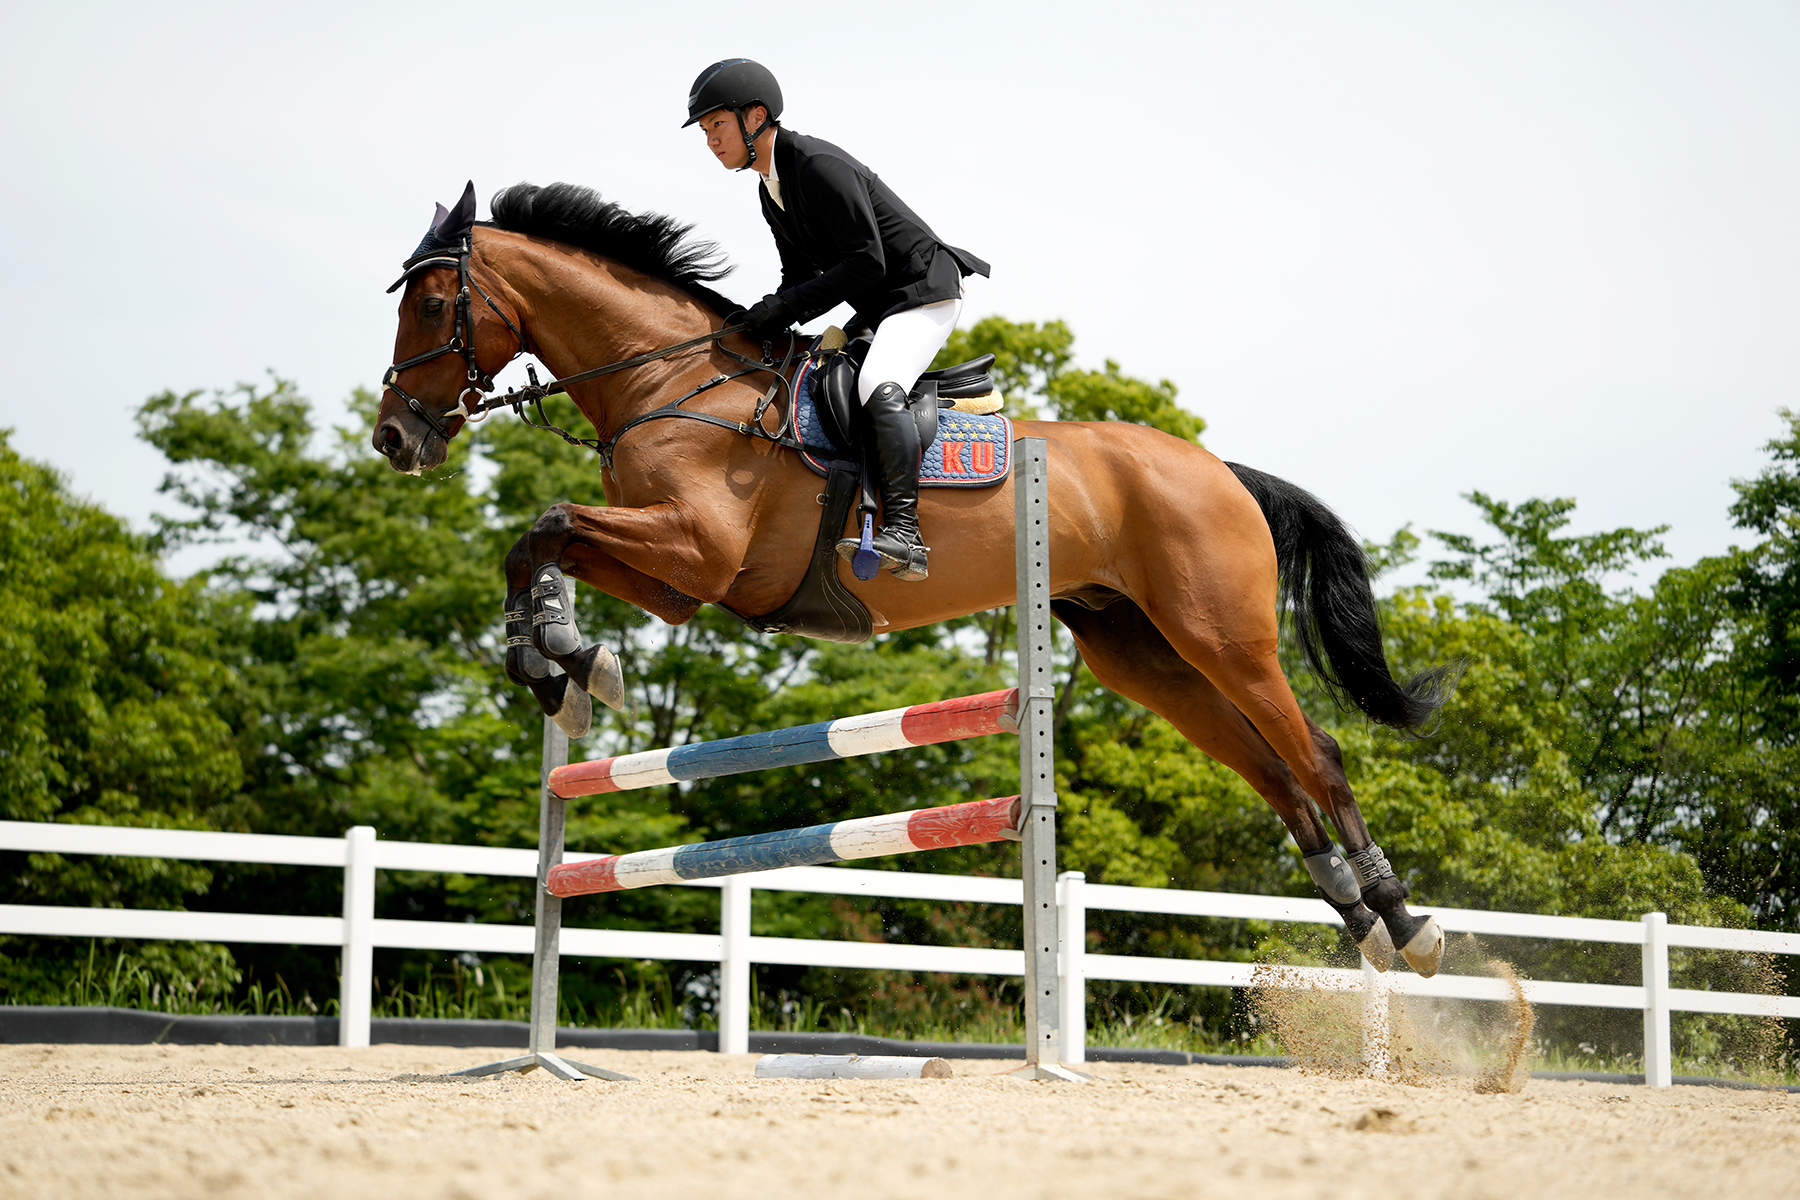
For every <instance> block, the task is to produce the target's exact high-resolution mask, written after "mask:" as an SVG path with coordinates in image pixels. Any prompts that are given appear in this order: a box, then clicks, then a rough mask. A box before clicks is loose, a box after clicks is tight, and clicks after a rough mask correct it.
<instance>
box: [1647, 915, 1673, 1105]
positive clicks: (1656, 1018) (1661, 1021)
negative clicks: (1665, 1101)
mask: <svg viewBox="0 0 1800 1200" xmlns="http://www.w3.org/2000/svg"><path fill="white" fill-rule="evenodd" d="M1672 1050H1673V1047H1672V1046H1671V1045H1670V1044H1669V918H1668V917H1667V916H1666V915H1665V914H1663V913H1659V912H1653V913H1645V914H1644V1082H1645V1083H1646V1084H1648V1085H1649V1086H1651V1087H1654V1088H1666V1087H1670V1086H1673V1084H1674V1082H1675V1080H1674V1061H1673V1057H1672Z"/></svg>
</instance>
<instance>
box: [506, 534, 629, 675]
mask: <svg viewBox="0 0 1800 1200" xmlns="http://www.w3.org/2000/svg"><path fill="white" fill-rule="evenodd" d="M528 597H529V600H530V603H531V638H532V644H533V648H534V649H536V650H538V651H540V652H542V653H543V655H544V656H545V657H547V658H551V659H554V660H555V661H556V662H557V663H558V664H559V665H560V666H562V667H563V669H564V670H566V671H568V673H569V677H570V678H571V679H573V680H574V681H575V685H576V686H577V687H579V688H581V689H582V690H583V691H584V692H586V693H587V694H588V695H590V696H592V697H593V698H594V699H596V700H598V701H600V703H602V704H604V705H606V706H607V707H608V708H611V709H618V708H620V707H622V706H623V705H624V703H625V673H624V672H623V671H622V670H620V669H619V659H618V656H617V655H615V654H614V653H613V652H612V651H611V650H609V649H607V648H606V647H605V646H602V645H601V644H600V643H598V642H595V643H594V644H593V645H591V646H583V645H582V644H581V641H582V638H581V627H580V626H578V625H577V624H576V623H575V585H574V584H573V583H571V582H570V581H569V579H568V577H567V576H565V575H564V574H563V573H562V568H561V567H558V566H557V565H556V564H555V563H544V564H543V565H542V566H540V567H538V569H537V570H536V571H534V572H532V576H531V588H530V590H529V593H528Z"/></svg>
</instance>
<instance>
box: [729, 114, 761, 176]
mask: <svg viewBox="0 0 1800 1200" xmlns="http://www.w3.org/2000/svg"><path fill="white" fill-rule="evenodd" d="M731 111H732V114H733V115H734V116H736V117H737V123H738V133H739V134H741V135H743V138H744V149H745V150H748V151H749V152H750V157H749V159H747V160H746V161H745V163H744V165H743V166H741V167H739V168H738V170H740V171H748V170H749V169H750V168H751V167H754V166H755V165H756V139H757V138H759V137H761V136H762V135H763V130H765V129H767V128H768V127H769V121H768V118H766V117H765V118H764V119H763V123H762V124H761V125H758V126H757V127H756V132H755V133H751V132H750V130H749V129H747V128H746V127H745V126H744V110H743V109H741V108H734V109H732V110H731Z"/></svg>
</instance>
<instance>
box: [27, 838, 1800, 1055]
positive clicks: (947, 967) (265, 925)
mask: <svg viewBox="0 0 1800 1200" xmlns="http://www.w3.org/2000/svg"><path fill="white" fill-rule="evenodd" d="M0 850H15V851H33V852H54V853H60V854H108V855H124V856H134V857H146V858H179V859H203V860H210V861H215V862H254V863H282V864H287V865H294V866H312V867H332V868H335V869H337V870H341V871H343V873H344V914H343V916H341V917H296V916H276V915H264V914H253V913H203V912H170V911H164V910H148V909H117V908H58V907H51V906H47V905H16V904H8V905H0V934H38V935H45V936H58V937H122V938H153V939H170V940H182V941H189V940H191V941H207V942H261V943H274V944H278V945H304V946H337V947H339V948H340V949H341V952H342V955H343V959H342V962H343V971H342V975H341V986H342V993H341V996H340V1000H339V1005H340V1010H339V1011H340V1013H341V1014H342V1020H341V1021H340V1024H339V1030H340V1038H341V1040H342V1041H343V1043H344V1044H345V1045H350V1046H358V1045H363V1046H366V1045H368V1042H369V1009H370V999H371V990H372V985H373V976H372V971H371V955H372V953H373V951H374V949H375V947H377V946H382V947H391V948H396V949H415V950H441V951H446V952H461V951H473V952H476V953H481V954H530V953H531V951H532V938H533V930H532V927H531V926H530V925H484V924H471V923H467V922H435V921H394V920H377V919H376V917H375V872H376V871H377V870H383V869H385V870H396V871H427V872H441V873H455V874H463V875H510V876H518V877H523V878H532V877H534V876H535V875H536V874H537V869H538V862H537V851H535V850H506V849H496V848H493V847H488V846H447V845H437V844H432V843H424V842H384V841H381V840H379V839H377V838H376V836H375V831H374V830H373V829H371V828H369V827H367V826H357V827H356V828H353V829H351V830H350V831H349V833H348V834H347V835H346V836H345V837H342V838H305V837H280V836H274V835H270V834H257V833H202V832H190V831H185V830H161V829H129V828H118V827H111V826H96V825H60V824H36V823H31V822H21V821H0ZM592 857H595V856H594V855H586V854H568V855H566V856H565V861H569V862H576V861H580V860H581V859H584V858H592ZM679 886H686V887H716V888H719V889H720V891H721V893H722V895H721V897H720V901H721V903H720V913H721V919H720V932H719V933H716V934H709V933H657V932H653V931H644V930H623V929H576V928H564V929H563V931H562V953H563V954H564V955H566V956H571V957H577V958H627V959H669V960H678V961H692V962H716V963H719V964H720V968H721V969H720V973H719V977H720V979H721V981H722V986H723V987H724V988H726V989H727V990H729V991H732V992H738V993H741V994H739V995H728V996H721V1010H722V1011H723V1012H724V1013H725V1014H727V1016H726V1020H727V1021H728V1022H729V1023H730V1024H731V1025H732V1026H733V1027H732V1028H729V1029H721V1030H720V1045H721V1046H722V1047H725V1048H733V1047H742V1046H744V1045H746V1044H747V1041H748V1030H749V1013H750V1008H749V981H750V972H749V966H750V964H752V963H780V964H787V965H793V966H807V967H838V968H849V969H867V970H901V971H943V972H951V973H955V974H965V975H1021V974H1023V972H1024V954H1023V952H1022V951H1019V950H1002V949H973V948H967V947H954V946H915V945H898V944H894V943H888V942H840V941H829V940H824V939H805V938H773V937H756V936H753V935H752V934H751V932H750V898H751V893H752V891H753V890H755V889H759V888H760V889H763V890H767V891H787V892H816V893H824V894H828V895H841V896H875V897H884V898H894V899H905V900H938V901H954V902H964V903H977V904H1014V905H1016V904H1020V903H1022V902H1023V887H1022V884H1021V883H1020V881H1019V880H1016V879H987V878H979V877H972V876H961V875H925V874H914V873H910V872H897V871H867V870H852V869H848V868H843V867H789V868H787V869H784V870H779V871H764V872H759V873H756V874H751V875H738V876H733V877H731V878H729V879H723V880H712V881H706V882H696V883H691V884H683V885H679ZM1058 904H1059V907H1060V910H1061V911H1060V916H1061V932H1062V948H1063V952H1062V955H1061V981H1062V988H1063V992H1062V1013H1063V1057H1064V1061H1066V1062H1070V1063H1079V1062H1081V1061H1083V1058H1084V1047H1085V1044H1086V1018H1085V1011H1086V996H1087V981H1088V980H1090V979H1106V980H1120V981H1127V982H1137V983H1165V984H1187V985H1194V986H1211V987H1248V986H1250V984H1251V983H1252V974H1253V973H1254V971H1255V969H1256V968H1255V967H1254V966H1253V965H1252V964H1249V963H1235V962H1211V961H1202V960H1193V959H1169V958H1151V957H1140V956H1133V955H1116V954H1090V953H1088V952H1087V951H1086V948H1085V946H1086V936H1085V935H1086V928H1087V913H1088V911H1089V910H1092V909H1101V910H1106V911H1113V912H1138V913H1165V914H1174V915H1179V916H1192V917H1224V918H1238V919H1246V920H1259V921H1299V922H1305V923H1316V924H1324V925H1336V924H1337V923H1338V922H1337V918H1336V914H1335V913H1333V912H1332V911H1331V909H1330V907H1329V906H1328V905H1326V903H1325V902H1324V901H1322V900H1301V899H1290V898H1286V897H1275V896H1254V895H1240V894H1235V893H1228V892H1183V891H1175V890H1171V889H1163V888H1137V887H1114V886H1111V885H1103V884H1089V883H1087V882H1086V881H1085V879H1084V877H1083V876H1082V875H1081V874H1080V873H1079V872H1068V873H1066V874H1064V875H1063V876H1062V877H1061V878H1060V880H1059V888H1058ZM1414 911H1415V912H1421V913H1431V914H1432V915H1434V916H1436V917H1437V919H1438V920H1439V921H1440V922H1442V924H1443V925H1444V927H1445V929H1446V930H1447V931H1449V932H1468V933H1474V934H1485V935H1490V936H1497V937H1526V938H1547V939H1562V940H1570V941H1587V942H1613V943H1620V944H1629V945H1635V946H1639V947H1641V949H1642V951H1643V981H1642V983H1639V984H1630V985H1623V984H1598V983H1568V982H1561V981H1557V980H1531V981H1528V982H1527V983H1526V984H1525V985H1524V987H1525V994H1526V997H1527V998H1528V999H1529V1000H1530V1001H1531V1002H1532V1003H1534V1004H1567V1005H1581V1006H1591V1007H1596V1008H1626V1009H1639V1010H1641V1011H1642V1012H1643V1014H1644V1047H1645V1054H1644V1060H1645V1074H1646V1077H1647V1079H1648V1081H1649V1082H1650V1083H1651V1084H1652V1085H1653V1086H1661V1087H1667V1086H1668V1085H1669V1081H1670V1074H1671V1060H1670V1050H1669V1015H1670V1013H1672V1012H1704V1013H1735V1014H1741V1015H1748V1016H1779V1017H1789V1018H1800V997H1791V996H1767V995H1756V994H1748V993H1736V992H1713V991H1699V990H1694V989H1689V988H1674V987H1670V986H1669V948H1670V947H1671V946H1685V947H1694V948H1698V949H1708V950H1735V951H1739V952H1753V953H1774V954H1800V935H1796V934H1785V933H1763V932H1757V931H1749V930H1733V929H1711V928H1702V927H1698V926H1690V925H1670V924H1668V923H1667V921H1666V920H1665V918H1664V916H1663V914H1662V913H1648V914H1646V915H1645V916H1644V918H1643V919H1642V920H1641V921H1607V920H1597V919H1592V918H1586V917H1551V916H1539V915H1534V914H1529V913H1506V912H1482V911H1478V910H1473V909H1450V908H1423V907H1421V908H1416V909H1415V910H1414ZM1299 970H1301V971H1302V974H1303V976H1304V977H1305V978H1306V980H1307V981H1308V982H1309V983H1312V984H1314V985H1316V986H1322V987H1327V988H1335V989H1341V990H1346V991H1350V990H1363V989H1365V988H1372V989H1385V991H1386V992H1388V993H1390V994H1393V995H1404V996H1440V997H1449V998H1458V999H1472V1000H1505V999H1507V998H1509V993H1508V990H1507V987H1506V985H1505V984H1504V983H1502V982H1501V981H1500V980H1497V979H1491V978H1486V977H1476V976H1459V975H1439V976H1437V977H1435V978H1433V979H1422V978H1420V977H1419V976H1417V975H1413V974H1410V973H1407V972H1404V971H1394V972H1389V973H1388V974H1387V975H1386V976H1382V977H1379V978H1378V977H1376V976H1375V974H1374V972H1372V971H1370V970H1368V969H1367V968H1366V966H1365V969H1364V970H1363V971H1355V970H1337V969H1331V968H1322V967H1321V968H1304V969H1299Z"/></svg>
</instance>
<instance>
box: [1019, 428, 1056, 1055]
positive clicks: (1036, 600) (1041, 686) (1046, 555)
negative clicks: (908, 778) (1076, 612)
mask: <svg viewBox="0 0 1800 1200" xmlns="http://www.w3.org/2000/svg"><path fill="white" fill-rule="evenodd" d="M1048 467H1049V451H1048V448H1047V443H1046V442H1045V440H1044V439H1043V438H1019V439H1018V440H1016V441H1015V442H1013V518H1014V520H1015V521H1016V522H1017V527H1016V534H1015V536H1016V544H1015V548H1014V553H1015V556H1016V558H1015V569H1016V573H1017V589H1018V590H1017V593H1016V594H1017V601H1018V603H1017V607H1016V609H1015V610H1014V611H1015V613H1016V616H1017V619H1018V622H1019V834H1020V846H1019V860H1020V861H1019V874H1020V875H1021V876H1022V878H1023V880H1024V883H1025V905H1024V918H1025V931H1024V937H1023V939H1022V941H1023V943H1024V950H1025V987H1024V992H1025V1063H1026V1066H1025V1071H1024V1074H1026V1075H1028V1076H1029V1077H1031V1078H1062V1077H1063V1076H1062V1075H1059V1074H1057V1073H1056V1072H1055V1071H1054V1070H1051V1071H1045V1070H1042V1069H1040V1068H1044V1067H1048V1068H1054V1067H1056V1066H1057V1065H1059V1064H1060V1063H1061V1062H1062V1027H1061V1026H1062V1022H1061V1020H1060V1019H1059V1018H1058V1016H1057V1000H1058V998H1059V997H1058V996H1057V991H1058V987H1057V980H1056V960H1057V953H1056V941H1057V929H1056V926H1057V914H1056V747H1055V740H1056V724H1055V708H1056V679H1055V674H1054V667H1055V665H1056V664H1055V660H1054V658H1053V657H1052V655H1051V641H1050V639H1051V632H1052V629H1053V623H1052V620H1051V615H1050V488H1049V478H1048Z"/></svg>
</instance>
